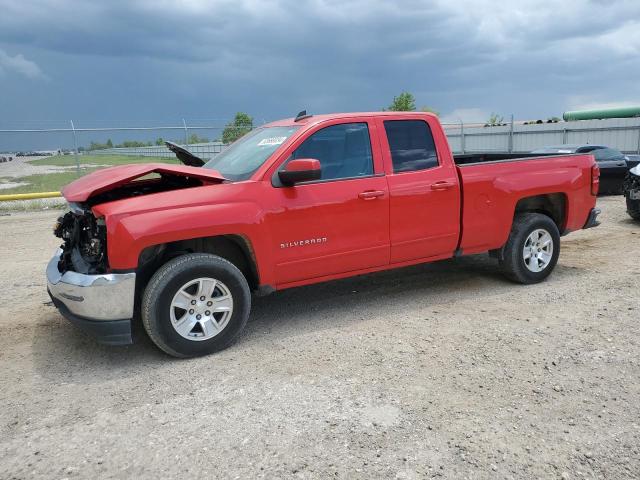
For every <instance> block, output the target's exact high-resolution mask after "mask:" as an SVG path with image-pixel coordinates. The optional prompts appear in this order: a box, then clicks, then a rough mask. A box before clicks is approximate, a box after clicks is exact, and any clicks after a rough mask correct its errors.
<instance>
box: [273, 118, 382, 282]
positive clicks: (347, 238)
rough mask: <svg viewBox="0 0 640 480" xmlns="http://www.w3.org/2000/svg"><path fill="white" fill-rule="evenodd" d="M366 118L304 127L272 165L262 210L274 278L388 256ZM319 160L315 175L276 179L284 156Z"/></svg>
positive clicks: (337, 270)
mask: <svg viewBox="0 0 640 480" xmlns="http://www.w3.org/2000/svg"><path fill="white" fill-rule="evenodd" d="M375 128H376V127H375V123H374V122H373V121H372V120H371V119H363V118H361V117H360V118H357V119H352V120H348V119H342V120H339V121H336V120H334V121H331V122H326V123H323V124H321V125H318V126H316V127H314V128H313V129H311V130H310V132H309V134H307V135H306V136H303V138H301V139H300V140H298V141H297V142H295V143H294V145H292V147H291V148H290V150H289V152H287V154H286V155H285V160H284V161H283V162H281V163H280V165H279V166H278V167H277V168H276V170H275V171H274V172H272V179H273V180H272V187H273V188H272V189H271V192H270V196H271V199H270V200H269V205H272V206H275V208H272V209H271V211H270V213H268V214H267V215H266V222H267V224H268V225H267V226H268V231H269V232H270V234H271V242H272V254H273V258H274V264H275V271H274V276H275V278H276V283H277V285H283V284H288V283H295V282H301V281H304V280H308V279H312V278H318V277H330V276H331V275H336V274H341V273H345V272H350V271H355V270H362V269H367V268H373V267H378V266H381V265H386V264H388V263H389V191H388V187H387V181H386V178H385V177H384V174H383V171H382V169H383V167H382V158H381V152H380V146H379V144H378V143H377V142H375V143H372V141H371V140H372V138H375ZM300 158H314V159H317V160H319V161H320V165H321V168H322V177H321V179H320V180H317V181H312V182H306V183H299V184H296V185H294V186H289V187H286V186H282V185H279V184H278V180H277V170H278V169H280V168H283V167H284V165H286V163H287V161H289V160H291V159H300Z"/></svg>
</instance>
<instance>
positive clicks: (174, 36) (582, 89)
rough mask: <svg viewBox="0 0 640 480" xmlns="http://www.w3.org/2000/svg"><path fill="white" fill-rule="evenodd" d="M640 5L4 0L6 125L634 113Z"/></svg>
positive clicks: (1, 77) (589, 0) (0, 5)
mask: <svg viewBox="0 0 640 480" xmlns="http://www.w3.org/2000/svg"><path fill="white" fill-rule="evenodd" d="M639 79H640V1H639V0H628V1H627V0H620V1H617V0H503V1H501V2H498V1H493V0H455V1H454V0H431V1H430V0H423V1H418V0H403V1H401V0H398V1H379V0H313V1H305V0H280V1H270V0H183V1H180V0H170V1H167V0H108V1H107V0H103V1H89V0H85V1H71V0H0V117H1V118H0V122H1V124H2V125H3V126H4V128H9V127H11V126H26V125H29V126H31V125H35V124H38V126H42V125H51V126H53V125H56V124H57V123H59V122H67V121H68V119H74V120H76V122H79V123H83V122H84V124H92V125H97V124H100V125H105V126H106V125H110V126H111V125H131V124H134V123H135V124H140V123H145V124H149V125H153V124H167V123H173V124H176V123H178V122H180V121H181V119H182V118H187V119H189V120H190V121H200V120H202V121H210V122H217V121H224V120H227V119H228V118H229V117H230V116H232V115H233V113H234V112H236V111H247V112H249V113H250V114H252V115H253V116H254V117H255V118H256V119H258V120H259V121H262V120H263V119H266V120H269V119H276V118H280V117H284V116H291V115H293V114H295V113H296V112H297V111H299V110H301V109H303V108H306V109H308V110H309V111H311V112H316V113H320V112H333V111H363V110H377V109H380V108H381V107H383V106H386V105H388V104H389V102H390V100H391V99H392V97H393V96H394V95H396V94H398V93H400V92H401V91H403V90H407V91H410V92H412V93H413V94H414V95H415V96H416V99H417V104H418V106H419V107H420V106H423V105H425V106H427V105H428V106H431V107H433V108H435V109H436V110H438V111H440V112H441V115H442V117H443V118H444V119H445V120H450V121H457V119H458V118H461V119H463V120H465V121H484V120H485V119H486V118H487V116H488V115H489V114H490V113H491V112H492V111H495V112H499V113H501V114H503V115H504V116H505V117H508V115H509V114H511V113H513V114H514V115H515V116H516V118H517V119H523V120H526V119H533V118H546V117H548V116H552V115H558V116H560V115H561V114H562V112H563V111H564V110H567V109H575V108H582V107H590V106H600V105H617V104H640V89H639V87H638V85H640V82H639Z"/></svg>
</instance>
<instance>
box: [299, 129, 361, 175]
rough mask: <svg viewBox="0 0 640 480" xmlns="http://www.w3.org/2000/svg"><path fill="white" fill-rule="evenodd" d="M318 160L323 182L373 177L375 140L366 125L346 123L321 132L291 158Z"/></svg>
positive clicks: (307, 141)
mask: <svg viewBox="0 0 640 480" xmlns="http://www.w3.org/2000/svg"><path fill="white" fill-rule="evenodd" d="M291 158H292V159H294V158H315V159H316V160H319V161H320V166H321V167H322V180H334V179H339V178H351V177H363V176H367V175H373V156H372V155H371V140H370V139H369V128H368V127H367V124H366V123H343V124H340V125H332V126H331V127H326V128H323V129H322V130H318V131H317V132H316V133H314V134H313V135H311V136H310V137H309V138H307V139H306V140H305V141H304V143H303V144H302V145H300V146H299V147H298V148H297V149H296V150H295V151H294V152H293V155H292V156H291Z"/></svg>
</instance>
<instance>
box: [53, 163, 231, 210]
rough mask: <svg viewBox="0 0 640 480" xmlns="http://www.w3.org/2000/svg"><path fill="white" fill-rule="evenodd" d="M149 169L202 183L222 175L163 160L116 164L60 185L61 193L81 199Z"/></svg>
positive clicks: (144, 173) (105, 190)
mask: <svg viewBox="0 0 640 480" xmlns="http://www.w3.org/2000/svg"><path fill="white" fill-rule="evenodd" d="M150 173H157V174H160V175H161V176H176V177H189V178H196V179H199V180H201V181H202V182H203V184H211V183H221V182H223V181H224V180H225V178H224V177H223V176H222V175H221V174H220V173H219V172H218V171H216V170H211V169H208V168H200V167H187V166H183V165H167V164H164V163H145V164H136V165H120V166H117V167H110V168H103V169H101V170H98V171H96V172H93V173H90V174H88V175H85V176H84V177H81V178H79V179H78V180H75V181H74V182H71V183H70V184H69V185H67V186H66V187H64V188H63V189H62V196H63V197H64V198H65V199H66V200H67V201H68V202H85V201H87V200H88V199H89V198H91V197H93V196H95V195H98V194H100V193H104V192H107V191H109V190H114V189H116V188H118V187H122V186H123V185H126V184H128V183H129V182H131V181H133V180H135V179H137V178H140V177H144V176H145V175H148V174H150Z"/></svg>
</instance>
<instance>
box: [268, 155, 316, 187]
mask: <svg viewBox="0 0 640 480" xmlns="http://www.w3.org/2000/svg"><path fill="white" fill-rule="evenodd" d="M321 177H322V167H321V166H320V161H319V160H316V159H315V158H296V159H295V160H291V161H290V162H289V163H287V165H286V166H285V167H284V169H283V170H280V171H279V172H278V178H280V181H281V182H282V184H283V185H286V186H291V185H295V184H296V183H300V182H310V181H312V180H320V178H321Z"/></svg>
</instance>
